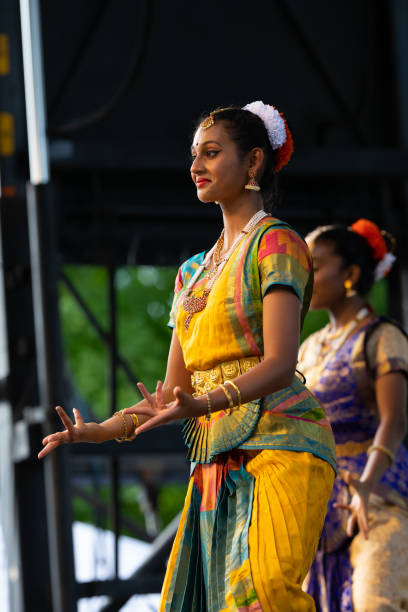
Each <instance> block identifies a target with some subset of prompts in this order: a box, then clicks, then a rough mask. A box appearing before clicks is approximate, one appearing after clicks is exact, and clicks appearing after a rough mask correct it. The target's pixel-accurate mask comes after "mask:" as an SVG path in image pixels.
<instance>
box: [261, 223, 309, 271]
mask: <svg viewBox="0 0 408 612" xmlns="http://www.w3.org/2000/svg"><path fill="white" fill-rule="evenodd" d="M258 237H259V247H258V260H259V261H262V260H263V259H264V258H265V257H268V256H269V255H283V256H285V255H286V256H290V257H293V258H295V259H296V260H298V261H299V263H300V264H302V265H303V266H304V267H305V268H307V269H308V270H310V269H311V267H312V258H311V254H310V251H309V248H308V246H307V244H306V242H305V241H304V240H303V238H302V237H301V236H300V235H299V234H298V233H297V232H296V231H295V230H294V229H293V228H292V227H291V226H290V225H289V224H288V223H286V222H284V221H281V220H280V219H276V218H273V217H268V218H267V219H265V221H264V223H263V224H262V226H261V227H260V228H259V229H258Z"/></svg>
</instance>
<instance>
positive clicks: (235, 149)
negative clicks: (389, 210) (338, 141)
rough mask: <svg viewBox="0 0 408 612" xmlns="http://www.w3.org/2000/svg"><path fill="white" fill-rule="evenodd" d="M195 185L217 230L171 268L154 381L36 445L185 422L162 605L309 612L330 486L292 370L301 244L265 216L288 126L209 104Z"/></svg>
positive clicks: (325, 455)
mask: <svg viewBox="0 0 408 612" xmlns="http://www.w3.org/2000/svg"><path fill="white" fill-rule="evenodd" d="M191 153H192V164H191V177H192V180H193V181H194V183H195V185H196V188H197V196H198V198H199V200H200V201H201V202H205V203H213V202H215V203H216V204H217V205H218V206H219V207H220V212H221V214H222V218H223V224H224V229H223V231H222V233H221V235H220V237H219V239H218V241H217V243H216V244H215V245H214V246H213V247H212V248H211V249H210V250H209V251H208V252H206V253H199V254H198V255H195V256H193V257H191V258H190V259H189V260H188V261H186V262H185V263H184V264H183V265H182V266H181V268H180V270H179V272H178V275H177V278H176V284H175V295H174V302H173V307H172V311H171V316H170V325H171V326H172V327H173V328H174V331H173V337H172V341H171V346H170V351H169V358H168V364H167V372H166V377H165V380H164V383H163V384H162V383H161V382H159V383H158V384H157V388H156V391H155V393H154V394H150V393H149V392H148V390H147V389H146V388H145V387H144V385H143V384H142V383H140V385H139V386H140V389H141V390H142V392H143V395H144V397H145V399H144V400H143V401H142V402H140V403H139V404H136V405H135V406H132V407H131V408H127V409H125V410H123V411H121V412H120V413H118V414H117V415H116V416H114V417H112V418H111V419H108V420H107V421H105V422H104V423H101V424H96V423H84V422H83V421H82V419H81V416H80V414H79V413H78V411H75V419H76V423H75V424H73V423H72V422H71V420H70V419H69V417H68V416H67V415H66V414H65V412H64V411H63V410H62V408H57V410H58V412H59V414H60V416H61V419H62V421H63V423H64V425H65V427H66V429H65V431H64V432H60V433H56V434H53V435H51V436H47V437H46V438H45V439H44V445H45V448H44V449H43V451H42V452H41V453H40V456H41V457H42V456H44V455H45V454H47V453H48V452H49V451H50V450H52V449H53V448H55V447H56V446H57V445H59V444H61V443H63V442H75V441H90V442H91V441H92V442H102V441H104V440H108V439H111V438H114V437H121V438H122V439H133V438H134V437H135V435H136V434H137V435H140V434H141V433H143V431H146V430H147V429H150V428H152V427H157V426H158V425H162V424H165V423H168V422H170V421H173V420H176V419H186V423H185V429H184V432H185V438H186V443H187V446H188V449H189V451H188V452H189V459H190V461H191V464H192V469H191V479H190V484H189V488H188V492H187V496H186V502H185V507H184V510H183V513H182V517H181V521H180V526H179V530H178V533H177V536H176V538H175V542H174V546H173V550H172V553H171V556H170V559H169V562H168V566H167V572H166V577H165V580H164V585H163V590H162V599H161V605H160V610H163V611H174V612H192V611H193V612H194V611H196V612H202V611H204V610H208V611H209V612H220V611H227V610H241V611H243V610H248V611H255V610H263V611H264V612H266V611H276V612H278V611H279V612H282V611H283V610H285V612H286V611H290V610H293V611H296V612H300V611H302V610H314V603H313V600H312V598H311V597H310V596H309V595H308V594H306V593H305V592H304V591H302V588H301V585H302V581H303V579H304V577H305V575H306V573H307V571H308V569H309V567H310V565H311V563H312V560H313V557H314V554H315V550H316V546H317V542H318V539H319V535H320V532H321V528H322V526H323V522H324V516H325V512H326V506H327V502H328V499H329V496H330V492H331V488H332V485H333V480H334V467H335V449H334V440H333V437H332V433H331V429H330V425H329V424H328V422H327V420H326V418H325V415H324V412H323V409H322V407H321V405H320V404H319V402H317V401H316V399H315V398H314V397H313V395H312V394H311V393H310V391H308V389H307V388H306V387H305V386H304V385H303V384H302V382H301V381H300V380H299V378H298V377H297V376H296V375H295V368H296V362H297V353H298V343H299V333H300V329H301V325H302V323H303V319H304V316H305V314H306V312H307V309H308V306H309V301H310V297H311V294H312V285H313V278H312V262H311V257H310V253H309V250H308V248H307V246H306V244H305V242H304V241H303V240H302V239H301V238H300V237H299V236H298V235H297V234H296V232H294V231H293V229H291V228H290V227H289V226H288V225H287V224H286V223H283V222H282V221H279V220H278V219H275V218H273V217H272V216H271V215H270V214H269V213H267V212H265V206H269V205H270V204H271V198H272V196H273V193H274V183H275V175H276V173H277V172H278V171H279V170H280V168H281V167H282V166H283V165H284V164H285V163H287V161H288V160H289V158H290V155H291V153H292V138H291V135H290V132H289V129H288V128H287V126H286V122H285V120H284V119H283V118H282V116H281V115H280V113H279V112H278V111H277V110H276V109H275V108H274V107H273V106H269V105H265V104H263V103H262V102H260V101H258V102H253V103H252V104H249V105H247V106H245V107H244V108H238V107H231V108H225V109H218V110H216V111H213V112H211V113H210V114H209V115H208V116H207V117H204V118H203V119H202V120H200V122H199V124H198V126H197V129H196V131H195V134H194V138H193V142H192V147H191Z"/></svg>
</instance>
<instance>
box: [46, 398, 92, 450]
mask: <svg viewBox="0 0 408 612" xmlns="http://www.w3.org/2000/svg"><path fill="white" fill-rule="evenodd" d="M55 410H56V411H57V413H58V416H59V418H60V419H61V421H62V423H63V425H64V426H65V430H64V431H57V432H55V433H53V434H50V435H49V436H46V437H45V438H44V439H43V441H42V443H43V446H44V448H43V449H42V451H40V452H39V453H38V458H39V459H42V458H43V457H45V456H46V455H48V453H50V452H51V451H53V450H54V449H56V448H57V447H58V446H61V444H66V443H67V442H87V441H88V440H87V439H86V438H87V436H86V434H85V432H86V431H87V430H88V429H89V426H90V425H96V423H95V424H91V423H84V420H83V418H82V416H81V413H80V412H79V410H77V409H76V408H74V409H73V412H74V418H75V423H73V422H72V420H71V419H70V418H69V416H68V415H67V413H66V412H65V410H64V409H63V408H61V406H57V407H56V409H55Z"/></svg>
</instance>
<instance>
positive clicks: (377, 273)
mask: <svg viewBox="0 0 408 612" xmlns="http://www.w3.org/2000/svg"><path fill="white" fill-rule="evenodd" d="M396 259H397V258H396V257H395V255H393V253H389V252H388V253H386V254H385V255H384V257H383V258H382V259H381V261H379V262H378V264H377V265H376V268H375V270H374V279H375V280H376V281H377V280H380V279H381V278H384V277H385V276H387V274H388V273H389V271H390V270H391V268H392V266H393V265H394V262H395V260H396Z"/></svg>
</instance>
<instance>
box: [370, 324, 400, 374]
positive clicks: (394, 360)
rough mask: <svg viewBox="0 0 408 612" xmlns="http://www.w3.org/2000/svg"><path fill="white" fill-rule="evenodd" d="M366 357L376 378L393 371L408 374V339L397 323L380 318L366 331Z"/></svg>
mask: <svg viewBox="0 0 408 612" xmlns="http://www.w3.org/2000/svg"><path fill="white" fill-rule="evenodd" d="M364 356H365V360H366V363H367V365H368V367H369V369H370V371H371V373H372V375H373V376H374V378H378V377H379V376H382V375H384V374H388V373H389V372H393V371H402V372H406V373H408V338H407V336H406V334H405V332H404V331H403V330H402V329H401V328H400V327H399V325H398V324H397V323H393V322H392V321H389V320H387V319H386V320H384V319H381V318H379V319H377V320H376V321H374V322H373V323H372V325H371V326H370V327H369V328H368V329H367V331H366V334H365V338H364Z"/></svg>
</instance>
